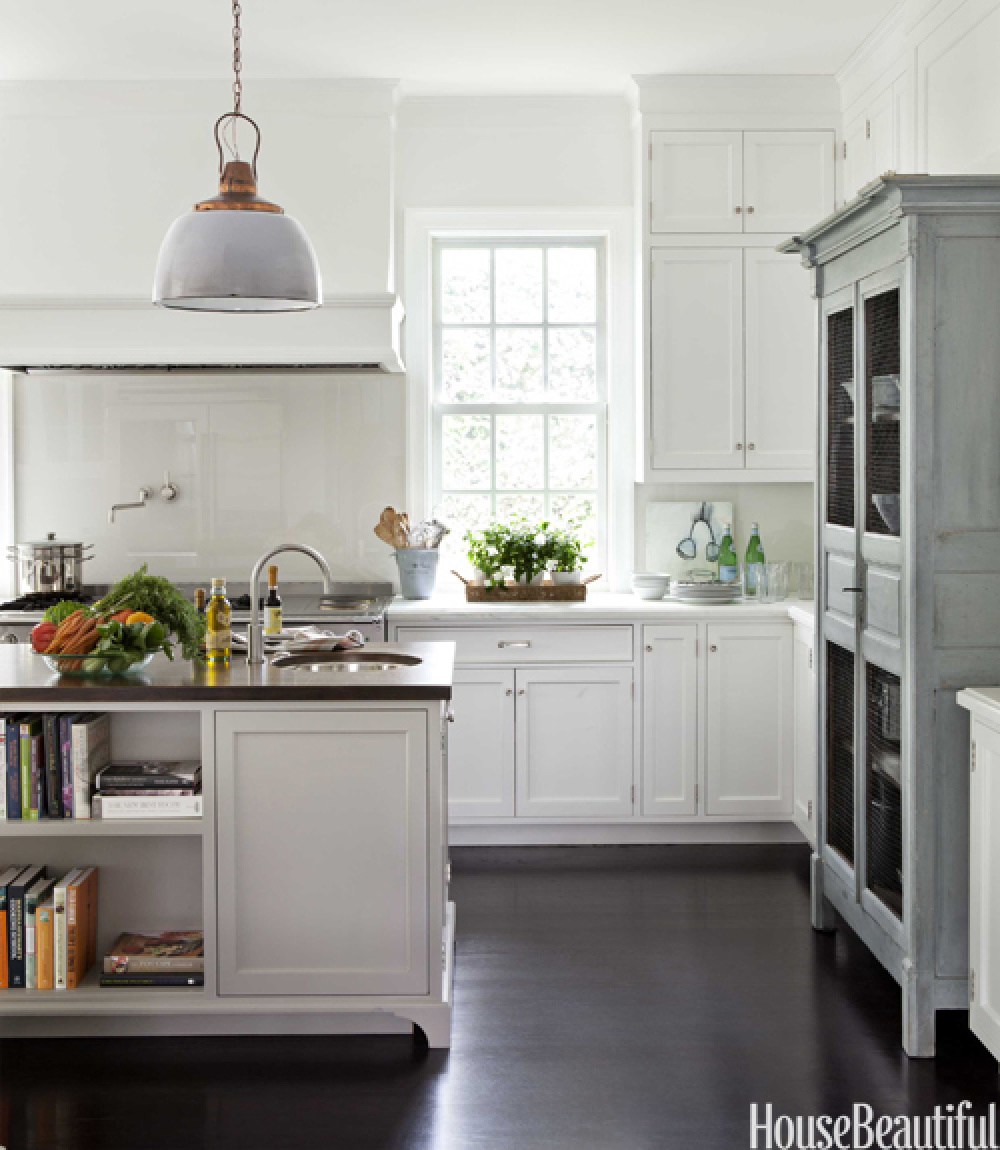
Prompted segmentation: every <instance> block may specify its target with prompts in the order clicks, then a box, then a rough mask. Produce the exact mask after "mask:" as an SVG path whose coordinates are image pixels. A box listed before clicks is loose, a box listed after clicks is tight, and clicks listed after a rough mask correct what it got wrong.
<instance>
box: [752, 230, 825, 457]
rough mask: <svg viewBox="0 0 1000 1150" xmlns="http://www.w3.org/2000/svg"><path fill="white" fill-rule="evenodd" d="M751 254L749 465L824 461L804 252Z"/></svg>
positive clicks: (754, 251)
mask: <svg viewBox="0 0 1000 1150" xmlns="http://www.w3.org/2000/svg"><path fill="white" fill-rule="evenodd" d="M744 254H745V257H746V401H745V402H746V465H747V468H749V469H760V468H768V469H772V470H773V469H778V468H799V469H808V468H811V467H812V466H813V465H814V463H815V460H816V371H817V364H816V346H817V336H816V315H817V311H816V301H815V300H814V299H813V298H812V278H811V276H810V275H809V274H808V273H807V272H806V271H805V269H804V268H803V267H802V265H801V263H800V262H799V261H798V260H797V259H793V258H790V257H788V256H785V255H782V254H781V253H780V252H776V251H773V250H772V249H771V248H748V249H747V250H746V252H745V253H744Z"/></svg>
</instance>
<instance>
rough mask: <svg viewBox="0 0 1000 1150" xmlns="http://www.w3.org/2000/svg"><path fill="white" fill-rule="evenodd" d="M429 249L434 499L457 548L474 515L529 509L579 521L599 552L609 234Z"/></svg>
mask: <svg viewBox="0 0 1000 1150" xmlns="http://www.w3.org/2000/svg"><path fill="white" fill-rule="evenodd" d="M433 254H434V265H433V266H434V273H433V289H434V301H433V314H432V324H433V380H432V418H433V457H434V463H433V477H434V478H433V501H434V505H435V508H436V510H437V512H438V514H439V515H440V516H441V517H442V518H444V519H445V520H446V521H447V522H449V523H450V524H451V526H452V534H451V536H450V537H449V538H448V540H447V543H448V545H449V546H450V549H451V551H452V552H453V554H454V553H458V552H462V551H464V546H463V543H462V536H463V534H464V532H465V531H466V529H468V528H472V529H476V528H479V527H482V526H484V525H485V524H486V523H488V522H489V521H490V520H491V519H494V518H496V519H501V520H504V519H508V518H510V517H511V516H515V515H524V516H526V517H527V518H528V519H531V520H536V521H537V520H541V519H549V520H552V521H555V522H560V523H568V522H570V521H576V522H577V523H579V524H580V531H581V535H582V536H583V537H584V538H585V539H587V540H590V541H591V542H592V543H593V544H594V547H593V548H591V549H590V552H589V556H590V559H591V564H592V565H594V566H596V565H597V564H598V563H599V562H600V559H599V557H600V556H601V555H603V553H604V546H605V544H604V533H605V532H604V528H605V524H604V519H605V506H606V497H605V492H606V470H607V468H606V457H607V446H606V445H607V382H606V381H607V370H606V359H607V351H606V330H607V323H606V317H605V282H604V281H605V270H604V268H605V251H604V241H603V240H602V239H598V238H585V239H577V238H572V239H569V238H559V239H551V240H540V239H537V238H530V239H529V238H525V239H522V240H514V239H507V238H505V239H502V240H499V239H498V240H479V239H461V240H457V239H454V240H453V239H437V240H435V242H434V249H433ZM597 569H598V570H599V569H600V567H599V566H597Z"/></svg>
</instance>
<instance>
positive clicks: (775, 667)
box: [706, 624, 793, 816]
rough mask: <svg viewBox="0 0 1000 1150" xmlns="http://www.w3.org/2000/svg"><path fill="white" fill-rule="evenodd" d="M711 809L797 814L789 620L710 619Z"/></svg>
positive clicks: (708, 809)
mask: <svg viewBox="0 0 1000 1150" xmlns="http://www.w3.org/2000/svg"><path fill="white" fill-rule="evenodd" d="M706 742H707V746H706V751H707V764H708V771H707V773H708V779H707V782H708V796H707V803H706V813H707V814H710V815H789V816H790V815H791V814H792V754H793V727H792V633H791V626H790V625H781V624H756V625H747V626H738V625H736V624H732V625H728V626H727V625H724V624H709V627H708V732H707V736H706Z"/></svg>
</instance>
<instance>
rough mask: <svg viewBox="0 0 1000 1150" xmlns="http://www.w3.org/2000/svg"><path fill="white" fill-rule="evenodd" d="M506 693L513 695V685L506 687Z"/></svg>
mask: <svg viewBox="0 0 1000 1150" xmlns="http://www.w3.org/2000/svg"><path fill="white" fill-rule="evenodd" d="M507 694H508V695H513V694H514V688H513V687H508V688H507Z"/></svg>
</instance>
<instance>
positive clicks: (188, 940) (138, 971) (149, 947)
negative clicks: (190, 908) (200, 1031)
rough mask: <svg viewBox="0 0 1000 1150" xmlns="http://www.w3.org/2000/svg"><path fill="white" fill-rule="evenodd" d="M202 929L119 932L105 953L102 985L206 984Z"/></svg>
mask: <svg viewBox="0 0 1000 1150" xmlns="http://www.w3.org/2000/svg"><path fill="white" fill-rule="evenodd" d="M204 985H205V936H204V934H203V933H202V932H201V931H200V930H163V931H156V932H153V933H147V932H143V933H138V932H137V933H130V932H126V933H125V934H120V935H119V936H118V938H117V939H115V942H114V945H113V946H112V947H111V949H110V950H109V951H108V953H107V954H106V955H105V956H104V972H103V973H102V975H101V986H147V987H148V986H204Z"/></svg>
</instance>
